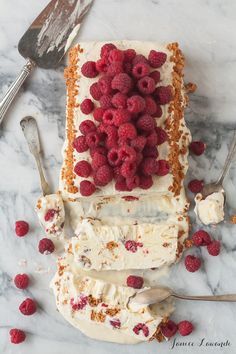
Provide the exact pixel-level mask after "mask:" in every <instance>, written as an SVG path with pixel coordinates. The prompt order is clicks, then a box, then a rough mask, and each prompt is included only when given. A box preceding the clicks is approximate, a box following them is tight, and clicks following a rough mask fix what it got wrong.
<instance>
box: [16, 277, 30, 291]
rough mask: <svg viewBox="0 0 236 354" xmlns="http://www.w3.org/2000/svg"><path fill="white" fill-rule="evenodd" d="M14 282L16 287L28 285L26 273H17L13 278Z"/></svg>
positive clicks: (22, 287)
mask: <svg viewBox="0 0 236 354" xmlns="http://www.w3.org/2000/svg"><path fill="white" fill-rule="evenodd" d="M14 283H15V286H16V287H17V288H18V289H26V288H28V285H29V277H28V275H27V274H17V275H16V276H15V278H14Z"/></svg>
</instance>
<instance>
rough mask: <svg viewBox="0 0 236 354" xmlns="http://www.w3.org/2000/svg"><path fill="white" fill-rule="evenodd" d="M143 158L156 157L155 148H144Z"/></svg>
mask: <svg viewBox="0 0 236 354" xmlns="http://www.w3.org/2000/svg"><path fill="white" fill-rule="evenodd" d="M143 156H144V157H154V158H157V157H158V151H157V148H156V146H145V148H144V149H143Z"/></svg>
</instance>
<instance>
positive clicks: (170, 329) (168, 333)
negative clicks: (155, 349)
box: [161, 320, 178, 338]
mask: <svg viewBox="0 0 236 354" xmlns="http://www.w3.org/2000/svg"><path fill="white" fill-rule="evenodd" d="M177 330H178V327H177V324H176V323H175V322H173V321H171V320H168V321H167V322H166V323H165V324H162V325H161V332H162V334H163V336H164V337H166V338H170V337H173V336H174V335H175V333H176V332H177Z"/></svg>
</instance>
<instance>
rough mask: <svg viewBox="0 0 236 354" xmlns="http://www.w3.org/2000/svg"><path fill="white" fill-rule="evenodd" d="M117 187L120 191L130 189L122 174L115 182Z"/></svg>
mask: <svg viewBox="0 0 236 354" xmlns="http://www.w3.org/2000/svg"><path fill="white" fill-rule="evenodd" d="M115 189H116V190H117V191H119V192H126V191H128V190H129V189H128V187H127V184H126V180H125V178H124V177H122V176H120V177H119V178H117V180H116V183H115Z"/></svg>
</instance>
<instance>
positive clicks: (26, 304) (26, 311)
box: [19, 298, 37, 316]
mask: <svg viewBox="0 0 236 354" xmlns="http://www.w3.org/2000/svg"><path fill="white" fill-rule="evenodd" d="M19 310H20V312H21V313H22V314H23V315H25V316H30V315H33V314H34V313H35V312H36V311H37V305H36V302H35V301H34V300H32V299H30V298H27V299H25V300H24V301H23V302H22V303H21V304H20V306H19Z"/></svg>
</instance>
